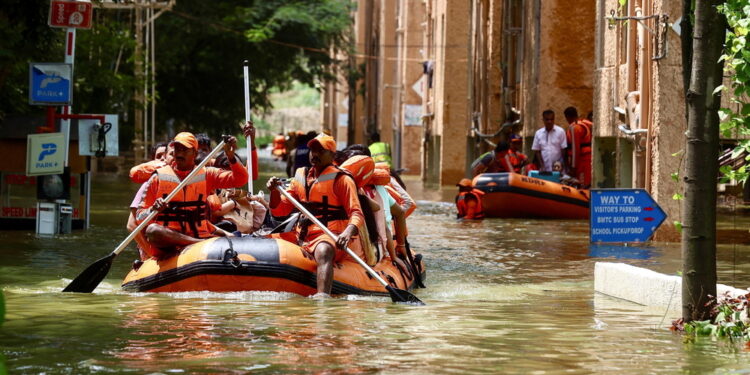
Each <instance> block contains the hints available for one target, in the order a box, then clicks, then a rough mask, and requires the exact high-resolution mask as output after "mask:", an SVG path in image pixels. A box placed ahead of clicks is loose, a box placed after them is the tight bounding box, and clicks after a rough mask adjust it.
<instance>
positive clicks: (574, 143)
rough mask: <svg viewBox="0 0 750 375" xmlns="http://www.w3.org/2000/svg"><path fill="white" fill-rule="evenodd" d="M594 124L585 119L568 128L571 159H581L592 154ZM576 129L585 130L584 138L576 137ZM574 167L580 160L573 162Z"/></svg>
mask: <svg viewBox="0 0 750 375" xmlns="http://www.w3.org/2000/svg"><path fill="white" fill-rule="evenodd" d="M592 126H593V124H592V123H591V121H589V120H586V119H583V120H578V121H576V122H574V123H572V124H570V126H569V127H568V139H569V142H568V146H569V147H570V150H569V153H570V154H571V157H572V158H573V157H580V156H582V155H586V154H591V132H592V131H591V127H592ZM576 127H580V128H582V129H583V136H578V135H576V131H575V130H576ZM571 163H572V165H573V166H574V167H576V166H577V165H578V160H575V159H573V160H571Z"/></svg>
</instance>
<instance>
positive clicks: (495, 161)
mask: <svg viewBox="0 0 750 375" xmlns="http://www.w3.org/2000/svg"><path fill="white" fill-rule="evenodd" d="M508 150H510V145H508V142H505V141H500V142H498V144H497V146H496V147H495V152H493V153H491V154H488V155H485V156H484V157H483V158H482V159H481V160H480V161H479V163H478V164H477V165H476V166H475V167H474V169H473V170H472V171H471V172H472V175H473V176H477V175H479V174H482V173H501V172H513V160H512V157H511V155H509V154H508Z"/></svg>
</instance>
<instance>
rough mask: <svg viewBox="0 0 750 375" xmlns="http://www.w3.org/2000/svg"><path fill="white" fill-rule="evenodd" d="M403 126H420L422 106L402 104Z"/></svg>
mask: <svg viewBox="0 0 750 375" xmlns="http://www.w3.org/2000/svg"><path fill="white" fill-rule="evenodd" d="M404 126H422V105H420V104H404Z"/></svg>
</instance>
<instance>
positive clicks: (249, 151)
mask: <svg viewBox="0 0 750 375" xmlns="http://www.w3.org/2000/svg"><path fill="white" fill-rule="evenodd" d="M243 65H244V67H243V70H244V75H245V124H247V122H248V121H250V71H249V69H248V66H247V60H245V62H244V64H243ZM243 128H244V125H243ZM246 148H247V191H248V192H249V193H250V194H254V192H253V150H252V142H251V138H250V137H247V147H246Z"/></svg>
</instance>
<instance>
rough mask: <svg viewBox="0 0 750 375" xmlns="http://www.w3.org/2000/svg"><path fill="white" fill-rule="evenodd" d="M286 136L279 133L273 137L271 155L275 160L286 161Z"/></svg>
mask: <svg viewBox="0 0 750 375" xmlns="http://www.w3.org/2000/svg"><path fill="white" fill-rule="evenodd" d="M286 152H287V151H286V136H284V134H283V133H279V134H278V135H276V136H275V137H273V149H272V150H271V155H273V156H274V158H275V159H276V160H286Z"/></svg>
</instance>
